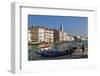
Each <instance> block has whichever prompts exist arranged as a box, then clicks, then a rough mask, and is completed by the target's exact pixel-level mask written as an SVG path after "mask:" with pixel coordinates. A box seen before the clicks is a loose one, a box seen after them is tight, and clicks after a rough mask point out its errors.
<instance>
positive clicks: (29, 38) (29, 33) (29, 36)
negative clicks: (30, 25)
mask: <svg viewBox="0 0 100 76" xmlns="http://www.w3.org/2000/svg"><path fill="white" fill-rule="evenodd" d="M28 41H29V42H31V41H32V39H31V32H30V30H28Z"/></svg>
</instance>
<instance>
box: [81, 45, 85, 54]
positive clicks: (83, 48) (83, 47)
mask: <svg viewBox="0 0 100 76" xmlns="http://www.w3.org/2000/svg"><path fill="white" fill-rule="evenodd" d="M84 51H85V46H84V45H83V46H82V52H83V54H84Z"/></svg>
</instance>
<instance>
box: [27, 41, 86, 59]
mask: <svg viewBox="0 0 100 76" xmlns="http://www.w3.org/2000/svg"><path fill="white" fill-rule="evenodd" d="M83 45H84V46H85V47H86V48H87V47H88V41H86V40H85V41H81V42H79V41H70V42H63V43H54V44H50V46H48V47H46V48H40V47H39V45H30V46H28V60H38V59H39V58H40V57H41V56H40V55H39V54H37V53H36V52H43V51H65V50H68V49H69V48H71V47H82V46H83Z"/></svg>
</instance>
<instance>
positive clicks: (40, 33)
mask: <svg viewBox="0 0 100 76" xmlns="http://www.w3.org/2000/svg"><path fill="white" fill-rule="evenodd" d="M44 32H45V31H44V28H38V42H43V41H45V36H44Z"/></svg>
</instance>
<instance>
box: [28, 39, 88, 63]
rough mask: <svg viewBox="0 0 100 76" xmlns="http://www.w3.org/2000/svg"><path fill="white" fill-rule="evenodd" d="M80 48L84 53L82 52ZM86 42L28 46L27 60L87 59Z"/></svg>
mask: <svg viewBox="0 0 100 76" xmlns="http://www.w3.org/2000/svg"><path fill="white" fill-rule="evenodd" d="M82 46H84V48H85V52H84V53H83V51H82ZM87 56H88V41H86V40H82V41H70V42H59V43H42V44H31V45H29V46H28V60H29V61H31V60H48V59H51V60H52V59H75V58H87Z"/></svg>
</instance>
